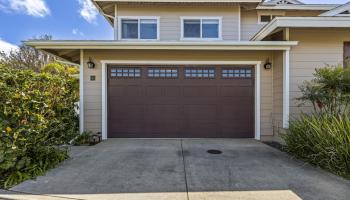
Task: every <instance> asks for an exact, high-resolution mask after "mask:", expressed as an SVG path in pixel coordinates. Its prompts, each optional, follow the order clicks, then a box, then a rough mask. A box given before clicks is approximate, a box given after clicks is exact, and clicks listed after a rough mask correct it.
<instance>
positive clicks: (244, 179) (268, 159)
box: [0, 139, 350, 200]
mask: <svg viewBox="0 0 350 200" xmlns="http://www.w3.org/2000/svg"><path fill="white" fill-rule="evenodd" d="M209 149H218V150H221V151H222V152H223V154H220V155H213V154H208V153H207V150H209ZM11 191H13V193H11V194H10V193H8V194H2V195H1V194H0V198H1V197H2V198H8V199H68V198H69V199H72V198H73V199H91V200H92V199H96V200H102V199H103V200H109V199H118V200H119V199H125V200H126V199H128V200H130V199H157V200H159V199H179V200H185V199H191V200H192V199H193V200H197V199H215V200H220V199H240V200H254V199H259V200H265V199H266V200H275V199H276V200H283V199H287V200H289V199H290V200H295V199H305V200H313V199H314V200H322V199H324V200H332V199H334V200H348V199H349V197H350V181H347V180H344V179H342V178H340V177H337V176H335V175H332V174H330V173H327V172H325V171H323V170H320V169H316V168H314V167H312V166H309V165H307V164H304V163H302V162H299V161H296V160H294V159H292V158H290V157H289V156H288V155H287V154H285V153H282V152H280V151H278V150H275V149H273V148H271V147H269V146H267V145H265V144H262V143H260V142H258V141H255V140H215V139H214V140H208V139H184V140H180V139H179V140H162V139H159V140H157V139H155V140H150V139H146V140H143V139H110V140H108V141H106V142H103V143H101V144H99V145H96V146H93V147H73V148H72V158H71V159H69V160H67V161H66V162H64V163H63V164H62V165H60V166H59V167H57V168H56V169H53V170H51V171H50V172H49V173H48V174H47V175H46V176H43V177H39V178H37V180H30V181H26V182H24V183H22V184H20V185H18V186H16V187H14V188H12V189H11ZM5 193H6V192H5ZM33 194H41V196H37V195H33Z"/></svg>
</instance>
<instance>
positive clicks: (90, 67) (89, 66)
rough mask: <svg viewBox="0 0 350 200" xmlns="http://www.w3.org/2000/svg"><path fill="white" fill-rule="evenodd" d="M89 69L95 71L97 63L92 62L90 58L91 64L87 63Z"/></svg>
mask: <svg viewBox="0 0 350 200" xmlns="http://www.w3.org/2000/svg"><path fill="white" fill-rule="evenodd" d="M87 65H88V68H89V69H94V68H95V63H94V62H92V59H91V58H89V62H87Z"/></svg>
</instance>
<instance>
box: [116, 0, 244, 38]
mask: <svg viewBox="0 0 350 200" xmlns="http://www.w3.org/2000/svg"><path fill="white" fill-rule="evenodd" d="M238 14H239V8H238V6H234V5H232V6H199V5H196V6H181V5H177V6H176V5H158V6H154V5H152V6H132V5H120V6H118V16H159V17H160V40H163V41H176V40H177V41H178V40H180V38H181V19H180V17H181V16H199V17H209V16H213V17H222V37H223V39H224V40H238V34H239V28H238V25H239V23H238V21H239V15H238Z"/></svg>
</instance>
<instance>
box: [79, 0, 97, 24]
mask: <svg viewBox="0 0 350 200" xmlns="http://www.w3.org/2000/svg"><path fill="white" fill-rule="evenodd" d="M78 2H79V4H80V6H81V9H80V10H79V12H80V15H81V16H82V17H83V18H84V19H85V20H86V21H87V22H89V23H96V18H97V15H98V11H97V9H96V7H95V6H94V4H93V3H92V2H91V0H78Z"/></svg>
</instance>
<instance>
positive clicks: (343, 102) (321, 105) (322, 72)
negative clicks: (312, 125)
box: [298, 66, 350, 115]
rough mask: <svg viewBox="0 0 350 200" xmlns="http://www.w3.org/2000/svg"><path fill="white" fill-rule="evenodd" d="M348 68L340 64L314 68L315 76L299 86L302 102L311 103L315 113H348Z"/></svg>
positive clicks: (349, 83) (349, 98) (349, 97)
mask: <svg viewBox="0 0 350 200" xmlns="http://www.w3.org/2000/svg"><path fill="white" fill-rule="evenodd" d="M349 75H350V68H347V69H344V68H343V67H341V66H337V67H332V66H327V67H325V68H320V69H316V72H315V73H314V76H315V78H314V79H313V80H311V81H306V82H305V83H304V84H303V85H302V86H301V87H300V90H301V92H302V94H303V95H302V96H301V97H300V98H298V100H300V101H301V102H302V104H301V105H304V104H305V103H311V104H312V105H313V108H314V111H315V112H316V113H329V114H334V115H339V114H344V113H349V108H350V78H349V77H350V76H349Z"/></svg>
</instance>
